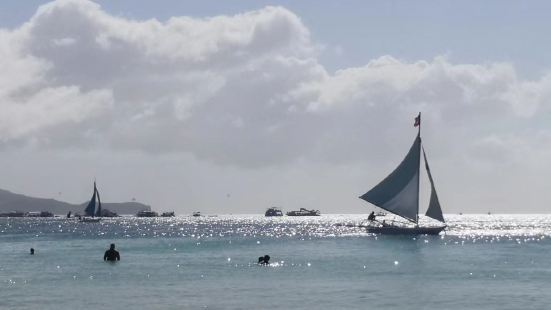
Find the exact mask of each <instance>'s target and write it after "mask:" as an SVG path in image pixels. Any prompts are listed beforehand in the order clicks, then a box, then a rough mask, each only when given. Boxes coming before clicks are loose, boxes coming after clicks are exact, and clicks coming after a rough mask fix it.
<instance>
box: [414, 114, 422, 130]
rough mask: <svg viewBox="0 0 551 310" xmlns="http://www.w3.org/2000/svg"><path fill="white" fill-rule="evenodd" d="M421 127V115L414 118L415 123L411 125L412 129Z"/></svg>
mask: <svg viewBox="0 0 551 310" xmlns="http://www.w3.org/2000/svg"><path fill="white" fill-rule="evenodd" d="M420 125H421V113H419V115H417V117H415V123H414V124H413V127H417V126H420Z"/></svg>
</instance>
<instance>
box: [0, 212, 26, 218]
mask: <svg viewBox="0 0 551 310" xmlns="http://www.w3.org/2000/svg"><path fill="white" fill-rule="evenodd" d="M24 216H25V213H23V212H21V211H12V212H7V213H0V217H24Z"/></svg>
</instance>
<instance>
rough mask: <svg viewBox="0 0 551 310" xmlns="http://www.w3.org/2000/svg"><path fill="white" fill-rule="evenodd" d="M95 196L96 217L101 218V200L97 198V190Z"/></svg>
mask: <svg viewBox="0 0 551 310" xmlns="http://www.w3.org/2000/svg"><path fill="white" fill-rule="evenodd" d="M96 195H97V196H98V208H97V209H96V216H101V199H100V198H99V190H98V189H97V188H96Z"/></svg>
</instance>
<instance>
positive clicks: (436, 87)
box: [0, 0, 551, 178]
mask: <svg viewBox="0 0 551 310" xmlns="http://www.w3.org/2000/svg"><path fill="white" fill-rule="evenodd" d="M318 46H319V45H318V44H317V43H316V42H312V41H311V38H310V32H309V30H308V29H307V28H306V27H305V25H304V24H303V23H302V22H301V20H300V18H299V17H298V16H297V15H295V14H294V13H293V12H290V11H289V10H287V9H285V8H282V7H266V8H264V9H261V10H257V11H251V12H246V13H243V14H238V15H233V16H216V17H212V18H192V17H173V18H171V19H169V20H168V21H166V22H160V21H157V20H154V19H152V20H146V21H136V20H129V19H125V18H122V17H116V16H112V15H109V14H108V13H106V12H104V11H103V10H102V9H101V7H100V6H99V5H97V4H95V3H92V2H88V1H84V0H60V1H55V2H52V3H50V4H48V5H45V6H42V7H41V8H40V9H39V10H38V11H37V13H36V14H35V15H34V16H33V17H32V18H31V19H30V20H29V22H28V23H26V24H24V25H22V26H21V27H19V28H17V29H15V30H2V31H0V69H1V70H0V72H1V73H0V85H1V87H0V108H1V109H2V111H3V113H2V114H1V116H0V143H2V145H4V146H6V145H25V144H30V145H33V147H35V148H41V147H45V146H47V147H55V148H58V149H61V150H63V149H65V148H75V147H76V148H79V147H84V146H86V147H91V148H96V149H100V148H102V149H105V148H106V147H107V149H110V150H115V151H128V150H131V151H136V150H137V151H140V152H141V151H143V152H146V153H154V154H158V153H173V152H181V153H187V154H191V155H193V156H194V157H195V158H198V159H199V160H202V161H208V162H212V163H216V164H222V165H231V166H236V167H253V168H255V167H259V166H270V165H280V166H285V165H294V164H296V163H299V162H304V161H310V162H318V163H323V162H327V163H331V164H346V165H354V164H358V165H360V164H361V165H365V164H366V163H373V164H372V165H371V168H372V169H373V170H372V171H370V172H371V173H373V174H374V175H376V177H379V176H380V175H378V174H381V173H384V172H385V171H388V169H389V168H390V167H392V165H394V164H395V163H396V160H397V159H398V160H399V157H400V156H401V154H402V153H403V152H404V150H405V149H407V147H408V144H409V143H410V142H411V141H410V140H412V138H413V135H414V134H415V133H414V129H413V128H411V126H412V122H413V117H414V116H415V115H416V113H417V112H418V111H423V130H424V133H425V134H424V136H425V138H426V139H425V140H426V141H428V147H429V149H430V151H431V153H430V155H429V156H431V158H433V160H434V161H435V162H436V165H441V167H446V165H452V164H453V165H454V167H465V165H463V164H465V163H469V162H471V163H472V162H476V163H480V165H483V166H484V165H485V167H491V166H488V165H486V164H488V163H491V162H492V161H502V162H507V163H519V162H521V161H522V160H524V159H525V158H526V157H527V156H528V155H530V156H531V158H533V159H534V160H536V159H537V160H539V162H534V163H533V165H534V166H538V165H539V166H542V165H544V162H543V161H545V160H546V159H545V158H547V157H545V156H544V154H549V153H550V149H551V148H550V147H548V146H546V145H544V144H543V143H541V142H542V139H544V140H545V138H542V137H549V136H550V128H549V125H548V124H547V119H546V117H545V116H548V115H549V113H550V108H549V102H550V99H551V76H549V75H547V76H543V77H542V78H541V79H538V80H525V79H522V78H520V77H519V76H517V74H516V71H515V68H514V67H513V66H512V65H511V64H508V63H488V64H454V63H452V62H450V61H449V60H448V59H446V58H443V57H435V58H434V59H432V60H422V61H417V62H406V61H403V60H400V59H396V58H393V57H392V56H388V55H387V56H382V57H379V58H377V59H373V60H371V61H370V62H369V63H368V64H367V65H365V66H363V67H357V68H344V69H342V70H339V71H337V72H336V73H334V74H330V73H328V72H327V71H326V70H325V68H324V66H323V65H322V64H320V63H319V62H318V60H317V56H318V55H317V51H318ZM337 52H338V50H337ZM545 141H548V140H545ZM510 145H513V146H514V147H513V148H510V147H508V146H510ZM547 145H549V144H548V143H547ZM389 154H393V155H392V156H390V155H389ZM457 163H460V164H457ZM475 166H476V165H473V166H472V167H475ZM454 167H450V166H448V168H444V169H448V170H446V171H445V172H443V173H444V174H445V175H447V176H448V177H450V178H451V177H452V176H453V175H454V173H455V172H457V171H455V170H454V169H455V168H454ZM467 167H468V165H467ZM477 167H478V166H477ZM515 171H516V170H515ZM374 178H375V176H374Z"/></svg>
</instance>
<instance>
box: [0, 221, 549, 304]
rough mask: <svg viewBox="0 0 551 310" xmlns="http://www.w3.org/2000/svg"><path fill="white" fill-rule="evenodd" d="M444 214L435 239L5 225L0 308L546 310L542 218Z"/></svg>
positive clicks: (302, 231) (357, 227) (263, 229)
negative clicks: (108, 253)
mask: <svg viewBox="0 0 551 310" xmlns="http://www.w3.org/2000/svg"><path fill="white" fill-rule="evenodd" d="M445 217H446V219H447V224H448V228H447V230H446V231H445V232H444V233H442V234H441V235H439V236H381V235H373V234H369V233H366V231H365V229H364V228H362V227H361V226H362V225H361V224H362V223H363V222H364V221H365V219H366V215H365V214H363V215H348V214H347V215H322V216H320V217H286V216H285V217H271V218H267V217H264V216H263V215H216V216H214V215H212V216H202V217H191V216H177V217H173V218H135V217H120V218H113V219H103V220H102V221H101V222H100V223H80V222H78V221H77V220H74V219H64V218H0V244H1V246H0V309H79V310H81V309H400V310H403V309H499V310H504V309H550V308H551V290H550V288H551V215H535V214H531V215H500V214H491V215H488V214H470V215H451V214H450V215H445ZM111 243H115V245H116V249H117V250H118V251H119V252H120V256H121V260H120V261H119V262H117V263H108V262H104V261H103V254H104V251H105V250H107V249H108V248H109V245H110V244H111ZM30 248H34V249H35V254H34V255H30V254H29V251H30ZM264 255H269V256H270V257H271V259H270V265H268V266H260V265H258V264H257V260H258V257H259V256H264Z"/></svg>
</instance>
